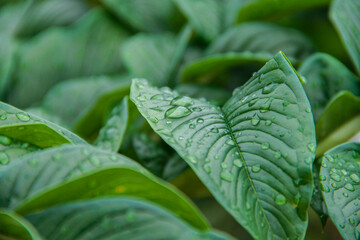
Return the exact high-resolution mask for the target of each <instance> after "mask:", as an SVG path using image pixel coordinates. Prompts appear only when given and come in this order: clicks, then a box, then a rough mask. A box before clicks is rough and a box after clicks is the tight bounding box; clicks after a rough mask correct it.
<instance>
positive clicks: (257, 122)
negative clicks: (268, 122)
mask: <svg viewBox="0 0 360 240" xmlns="http://www.w3.org/2000/svg"><path fill="white" fill-rule="evenodd" d="M259 122H260V118H259V116H258V115H257V114H256V113H255V114H254V116H253V117H252V119H251V124H252V125H253V126H256V125H258V124H259Z"/></svg>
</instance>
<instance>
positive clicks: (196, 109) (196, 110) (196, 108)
mask: <svg viewBox="0 0 360 240" xmlns="http://www.w3.org/2000/svg"><path fill="white" fill-rule="evenodd" d="M192 110H193V111H194V112H201V108H199V107H194V108H192Z"/></svg>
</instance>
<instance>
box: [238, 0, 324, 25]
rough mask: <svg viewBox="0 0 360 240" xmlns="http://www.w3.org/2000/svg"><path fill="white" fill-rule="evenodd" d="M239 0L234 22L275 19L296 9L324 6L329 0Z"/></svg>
mask: <svg viewBox="0 0 360 240" xmlns="http://www.w3.org/2000/svg"><path fill="white" fill-rule="evenodd" d="M236 1H239V0H236ZM240 2H241V3H240V4H239V7H238V9H237V14H236V15H237V18H236V22H246V21H252V20H263V19H276V18H279V17H283V16H284V15H286V14H288V15H289V14H291V13H294V12H296V11H301V10H306V9H309V8H316V7H321V6H326V5H327V4H329V3H330V0H292V1H288V0H241V1H240Z"/></svg>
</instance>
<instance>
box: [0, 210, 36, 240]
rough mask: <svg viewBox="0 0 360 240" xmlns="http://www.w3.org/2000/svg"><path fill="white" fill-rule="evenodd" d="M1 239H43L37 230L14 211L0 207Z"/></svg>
mask: <svg viewBox="0 0 360 240" xmlns="http://www.w3.org/2000/svg"><path fill="white" fill-rule="evenodd" d="M0 226H1V227H0V239H4V240H6V239H21V240H41V239H42V238H41V236H40V235H39V233H38V232H37V230H36V229H35V228H34V227H33V226H32V225H31V224H30V223H29V222H28V221H27V220H26V219H24V218H22V217H21V216H19V215H17V214H16V213H14V212H11V211H8V210H5V209H0Z"/></svg>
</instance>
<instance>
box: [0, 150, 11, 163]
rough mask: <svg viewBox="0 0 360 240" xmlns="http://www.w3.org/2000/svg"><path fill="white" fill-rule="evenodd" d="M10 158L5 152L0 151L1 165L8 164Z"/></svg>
mask: <svg viewBox="0 0 360 240" xmlns="http://www.w3.org/2000/svg"><path fill="white" fill-rule="evenodd" d="M9 162H10V160H9V157H8V155H7V154H6V153H4V152H0V164H1V165H7V164H9Z"/></svg>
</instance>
